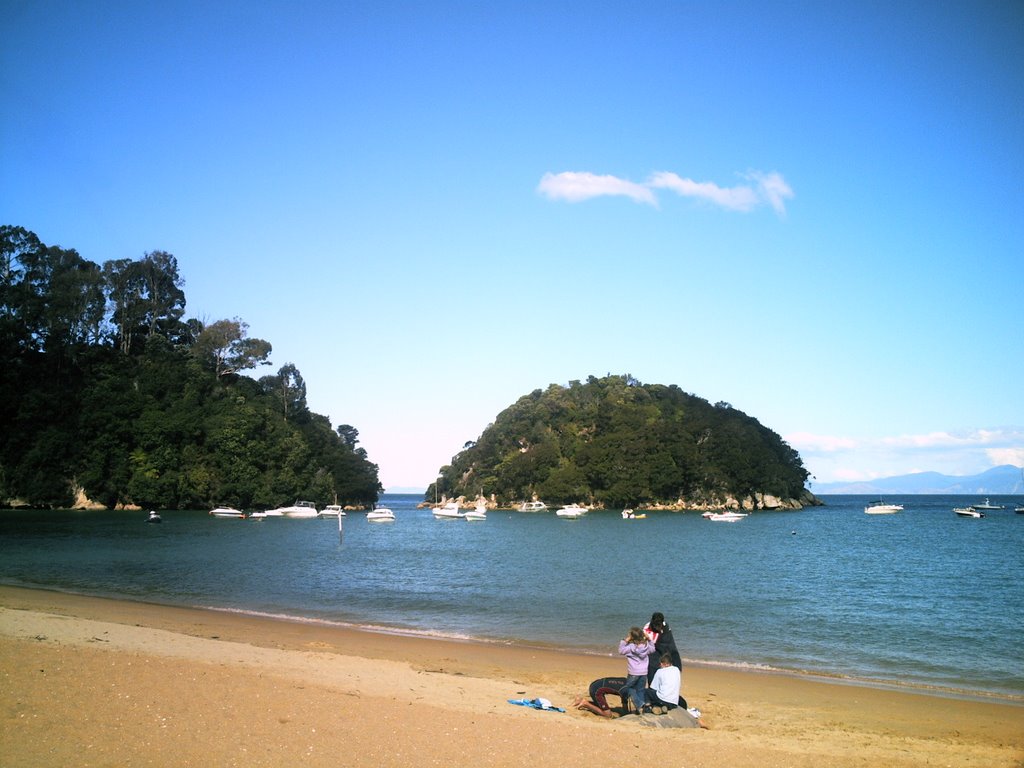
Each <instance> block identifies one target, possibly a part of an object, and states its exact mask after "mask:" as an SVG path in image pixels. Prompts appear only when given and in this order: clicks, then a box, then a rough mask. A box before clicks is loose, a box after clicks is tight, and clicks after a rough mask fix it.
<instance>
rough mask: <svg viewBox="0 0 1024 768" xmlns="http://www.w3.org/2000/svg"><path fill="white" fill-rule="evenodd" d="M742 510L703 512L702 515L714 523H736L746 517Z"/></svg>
mask: <svg viewBox="0 0 1024 768" xmlns="http://www.w3.org/2000/svg"><path fill="white" fill-rule="evenodd" d="M746 516H747V515H746V513H744V512H705V513H704V517H706V518H707V519H708V520H711V521H712V522H715V523H736V522H739V521H740V520H742V519H743V518H744V517H746Z"/></svg>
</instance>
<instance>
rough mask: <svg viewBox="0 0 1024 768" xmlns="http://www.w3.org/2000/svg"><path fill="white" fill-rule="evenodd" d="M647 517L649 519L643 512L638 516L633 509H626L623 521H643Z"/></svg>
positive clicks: (623, 513) (623, 511)
mask: <svg viewBox="0 0 1024 768" xmlns="http://www.w3.org/2000/svg"><path fill="white" fill-rule="evenodd" d="M646 517H647V515H646V514H644V513H643V512H641V513H640V514H639V515H638V514H637V513H636V512H634V511H633V510H632V509H624V510H622V519H623V520H643V519H645V518H646Z"/></svg>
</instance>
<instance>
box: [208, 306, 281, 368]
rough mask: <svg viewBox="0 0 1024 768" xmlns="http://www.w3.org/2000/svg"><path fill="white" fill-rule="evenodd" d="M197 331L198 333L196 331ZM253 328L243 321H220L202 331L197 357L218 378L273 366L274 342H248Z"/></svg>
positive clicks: (256, 340)
mask: <svg viewBox="0 0 1024 768" xmlns="http://www.w3.org/2000/svg"><path fill="white" fill-rule="evenodd" d="M193 330H194V329H193ZM248 331H249V324H248V323H246V322H244V321H242V320H239V319H238V318H237V317H236V318H235V319H234V320H218V321H216V322H214V323H210V324H209V325H208V326H206V327H205V328H203V329H202V330H201V331H199V333H198V335H197V337H196V340H195V343H194V344H193V345H192V352H193V354H194V355H195V356H196V357H197V358H198V359H199V360H200V361H202V362H203V363H204V364H206V365H207V366H209V367H211V368H212V370H213V372H214V373H215V374H216V375H217V376H218V377H221V376H233V375H235V374H238V373H240V372H241V371H246V370H249V369H250V368H255V367H256V366H257V365H270V362H269V361H268V360H267V358H268V357H270V353H271V352H272V351H273V347H271V345H270V342H268V341H264V340H263V339H250V338H248Z"/></svg>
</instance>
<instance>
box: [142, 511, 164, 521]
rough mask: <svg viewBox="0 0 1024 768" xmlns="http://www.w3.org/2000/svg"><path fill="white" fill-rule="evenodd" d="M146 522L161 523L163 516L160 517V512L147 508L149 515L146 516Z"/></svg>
mask: <svg viewBox="0 0 1024 768" xmlns="http://www.w3.org/2000/svg"><path fill="white" fill-rule="evenodd" d="M146 522H147V523H162V522H163V518H162V517H160V513H159V512H156V511H155V510H152V509H151V510H149V517H147V518H146Z"/></svg>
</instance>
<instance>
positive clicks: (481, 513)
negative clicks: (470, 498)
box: [462, 502, 487, 522]
mask: <svg viewBox="0 0 1024 768" xmlns="http://www.w3.org/2000/svg"><path fill="white" fill-rule="evenodd" d="M462 517H463V519H465V520H468V521H470V522H473V521H476V522H480V521H481V520H486V519H487V505H486V504H484V503H483V502H478V503H477V505H476V506H475V507H473V509H471V510H470V511H469V512H466V513H465V514H463V516H462Z"/></svg>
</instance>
